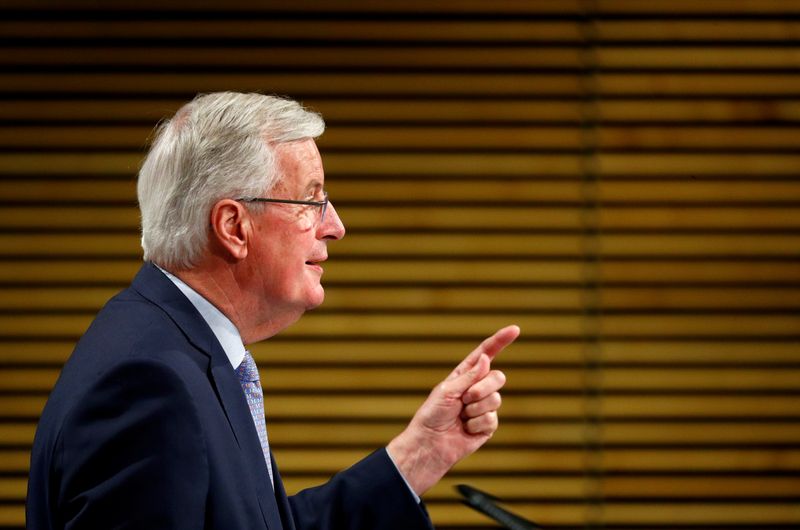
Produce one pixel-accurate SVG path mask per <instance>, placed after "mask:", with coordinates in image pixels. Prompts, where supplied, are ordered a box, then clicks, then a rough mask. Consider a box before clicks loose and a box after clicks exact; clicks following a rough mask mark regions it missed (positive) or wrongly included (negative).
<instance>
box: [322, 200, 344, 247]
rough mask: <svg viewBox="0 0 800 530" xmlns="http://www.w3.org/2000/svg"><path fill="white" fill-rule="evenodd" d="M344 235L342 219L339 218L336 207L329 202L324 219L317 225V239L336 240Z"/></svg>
mask: <svg viewBox="0 0 800 530" xmlns="http://www.w3.org/2000/svg"><path fill="white" fill-rule="evenodd" d="M344 234H345V228H344V223H342V219H341V218H340V217H339V213H338V212H337V211H336V207H335V206H334V205H333V203H331V202H330V201H329V202H328V209H327V211H326V212H325V219H323V220H322V223H321V224H320V225H319V230H318V233H317V237H318V238H319V239H333V240H338V239H342V238H343V237H344Z"/></svg>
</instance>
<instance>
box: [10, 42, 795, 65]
mask: <svg viewBox="0 0 800 530" xmlns="http://www.w3.org/2000/svg"><path fill="white" fill-rule="evenodd" d="M311 49H312V50H313V53H309V47H308V46H307V45H305V46H300V47H292V46H282V47H267V46H248V47H243V46H240V47H237V48H236V53H233V54H232V53H231V52H230V50H228V49H224V48H217V47H207V46H193V47H191V48H186V47H174V46H168V45H166V46H159V47H158V48H157V50H158V51H157V53H152V51H153V47H152V46H151V47H147V48H137V47H130V46H125V47H117V46H113V45H112V46H105V47H85V46H84V47H71V46H58V47H46V46H36V47H19V46H9V47H7V48H5V50H6V51H7V53H6V54H5V55H4V56H3V57H2V58H0V65H3V66H11V67H13V66H19V65H26V66H31V65H36V66H39V67H41V68H42V69H46V68H47V67H63V66H65V65H69V66H75V67H82V66H91V67H102V66H106V67H109V66H110V67H115V68H120V67H141V66H149V67H165V66H173V67H180V68H189V67H195V68H214V67H227V68H241V69H247V68H264V69H276V70H278V69H287V68H288V69H301V68H304V69H308V68H339V69H365V70H366V69H376V68H391V69H394V68H406V69H412V70H414V69H426V70H428V69H435V70H436V71H437V72H445V71H448V70H455V71H463V70H464V69H475V70H481V71H486V70H499V71H504V70H508V69H542V70H558V71H561V70H565V69H578V68H582V67H584V66H585V64H586V60H585V55H583V54H582V48H581V46H580V43H576V45H574V46H569V47H552V46H548V47H547V48H543V49H542V48H541V47H539V46H530V47H521V46H514V47H499V46H493V47H490V48H487V47H486V46H475V45H461V46H442V45H439V46H436V47H431V46H413V47H401V46H395V47H392V48H386V47H383V46H381V47H369V46H365V45H361V46H359V47H353V46H348V47H340V46H336V45H333V46H332V45H329V44H324V45H321V46H317V47H313V48H311ZM593 58H594V60H595V61H596V65H597V68H598V69H599V70H600V71H601V72H602V70H603V69H614V70H624V69H631V70H641V69H646V70H660V69H683V70H700V71H703V72H709V71H714V70H725V69H732V68H735V69H748V70H770V69H790V68H794V67H795V65H796V64H797V63H798V62H800V56H798V52H797V51H796V50H795V49H792V48H785V47H765V46H759V47H744V46H741V44H740V45H739V46H736V47H735V48H734V47H720V46H703V47H698V46H682V47H675V46H670V47H665V46H655V47H652V46H651V47H644V46H635V47H634V46H631V47H627V46H625V47H623V46H615V47H603V46H602V45H601V46H599V47H597V48H595V49H594V50H593Z"/></svg>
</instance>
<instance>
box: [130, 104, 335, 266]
mask: <svg viewBox="0 0 800 530" xmlns="http://www.w3.org/2000/svg"><path fill="white" fill-rule="evenodd" d="M324 130H325V122H324V121H323V120H322V117H321V116H320V115H319V114H316V113H314V112H311V111H309V110H307V109H305V108H304V107H303V106H302V105H300V104H299V103H297V102H296V101H292V100H290V99H286V98H281V97H277V96H266V95H263V94H240V93H235V92H218V93H213V94H205V95H199V96H197V97H196V98H195V99H194V100H192V101H190V102H189V103H187V104H186V105H184V106H183V107H182V108H181V109H180V110H178V112H177V113H176V114H175V116H174V117H173V118H172V119H171V120H167V121H165V122H163V123H162V124H161V125H160V126H159V127H158V129H157V131H156V134H155V139H154V141H153V145H152V147H151V148H150V152H149V153H148V154H147V157H146V158H145V160H144V162H143V164H142V167H141V169H140V170H139V182H138V186H137V192H138V197H139V208H140V210H141V215H142V248H143V249H144V259H145V260H146V261H152V262H154V263H156V264H158V265H160V266H162V267H165V268H167V269H185V268H191V267H192V266H194V265H195V264H196V262H197V260H198V258H199V257H200V256H201V255H202V253H203V251H204V250H205V249H206V246H207V244H208V232H209V218H208V216H209V213H210V212H211V208H212V206H213V205H214V204H215V203H216V202H217V201H219V200H220V199H224V198H231V199H236V198H239V197H258V196H260V195H262V194H265V193H268V192H269V191H270V190H272V188H273V187H274V185H275V184H276V183H277V182H278V180H279V179H280V175H278V170H277V167H276V163H275V154H274V150H273V144H275V143H282V142H290V141H293V140H301V139H305V138H316V137H318V136H319V135H321V134H322V132H323V131H324Z"/></svg>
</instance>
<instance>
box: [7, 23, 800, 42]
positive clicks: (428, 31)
mask: <svg viewBox="0 0 800 530" xmlns="http://www.w3.org/2000/svg"><path fill="white" fill-rule="evenodd" d="M593 29H594V31H595V35H594V37H595V39H596V40H597V42H600V43H602V42H604V41H613V42H625V41H636V42H641V41H670V42H675V41H678V42H681V41H692V42H696V41H724V42H733V43H742V42H748V41H782V40H793V41H794V40H798V39H800V24H798V23H797V22H796V21H794V20H792V19H784V20H757V19H751V20H748V19H741V20H725V19H718V20H713V21H708V20H702V19H701V20H697V19H679V20H669V19H666V20H652V19H639V20H636V19H634V20H624V19H623V20H614V19H610V20H595V21H594V22H593ZM0 33H2V34H3V35H5V36H6V38H10V39H22V40H25V41H28V40H45V41H46V40H49V39H69V40H72V39H78V40H85V39H104V40H105V39H111V40H113V39H126V40H140V41H147V40H150V39H159V40H167V41H177V40H181V41H185V40H186V39H208V38H214V39H226V40H227V41H231V40H233V41H237V40H243V39H248V40H252V39H258V40H269V41H283V40H286V41H293V40H297V39H304V38H308V36H309V35H313V36H314V40H315V41H332V42H342V41H359V42H371V41H380V42H386V41H391V42H418V41H422V42H432V41H433V42H465V41H469V42H485V41H489V42H492V43H495V42H515V43H517V42H518V43H531V42H537V43H539V42H541V43H549V42H553V41H555V42H576V43H577V42H581V41H582V40H583V38H584V36H583V34H582V32H581V22H580V21H579V20H575V21H561V20H547V21H539V20H525V21H517V20H508V19H506V20H481V21H479V22H476V21H470V20H459V19H452V20H448V21H447V23H446V24H442V23H439V22H429V21H426V20H414V21H407V20H377V19H376V20H356V19H344V20H337V21H335V23H334V22H332V21H330V20H328V21H321V20H317V19H312V18H310V17H309V18H308V19H305V20H301V21H296V20H280V21H278V20H269V19H249V20H247V19H232V20H227V21H226V23H225V24H219V23H218V22H216V21H208V20H192V21H191V22H189V21H185V20H169V21H166V20H146V21H145V20H104V21H103V23H102V24H98V23H95V22H91V21H86V20H61V21H59V24H52V23H48V22H43V21H37V20H15V21H13V22H11V21H8V22H0Z"/></svg>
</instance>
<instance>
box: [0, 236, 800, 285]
mask: <svg viewBox="0 0 800 530" xmlns="http://www.w3.org/2000/svg"><path fill="white" fill-rule="evenodd" d="M141 263H142V262H141V259H140V258H136V257H132V258H126V259H120V260H102V259H101V260H86V259H81V258H77V259H67V260H64V259H59V260H49V261H48V262H47V263H44V262H41V261H34V260H13V261H8V260H6V261H4V260H0V282H3V283H9V282H11V283H13V282H20V283H35V284H43V285H48V284H65V283H66V284H81V285H87V284H88V285H91V284H94V283H98V282H100V283H109V282H110V283H114V284H116V285H118V286H119V288H120V289H122V288H123V287H124V286H125V285H126V284H127V283H128V282H129V281H130V280H131V279H132V278H133V276H134V275H135V274H136V271H137V270H138V269H139V267H140V266H141ZM54 265H57V266H54ZM596 267H597V270H595V265H593V264H592V265H587V264H586V263H584V262H583V261H582V260H580V259H551V260H538V259H537V260H531V259H520V258H514V259H510V258H509V259H503V260H501V261H490V260H481V259H475V258H471V259H470V260H469V261H464V260H461V259H443V258H440V259H433V258H431V259H408V260H405V259H404V260H398V259H378V258H374V257H369V258H359V259H357V260H347V259H345V257H344V256H342V255H340V254H339V253H338V251H337V250H336V247H335V246H332V247H331V259H330V261H328V262H327V263H326V264H325V269H326V273H325V276H324V280H323V282H324V283H325V284H326V285H331V284H335V283H339V282H343V283H353V282H363V281H370V282H387V283H401V284H404V285H413V284H420V283H441V282H445V283H462V284H473V283H480V284H486V283H492V284H494V283H496V284H504V283H505V284H507V283H508V281H509V279H510V278H513V279H514V281H515V282H533V283H537V284H541V283H552V284H555V285H559V284H565V283H566V284H572V285H575V284H583V283H584V282H585V281H587V280H590V281H591V280H594V281H602V282H605V283H613V284H636V283H650V284H657V285H667V284H672V283H682V282H689V283H697V282H704V283H708V284H710V285H712V286H713V285H714V284H718V283H726V284H727V283H744V284H753V285H757V284H764V283H766V284H773V283H780V284H784V285H785V284H797V282H798V280H800V264H798V263H797V262H795V261H769V260H759V261H743V260H736V261H719V260H701V259H697V258H693V257H689V258H687V259H683V260H663V259H655V258H652V259H631V260H628V259H626V260H609V259H604V260H603V261H602V262H600V263H598V264H596Z"/></svg>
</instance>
